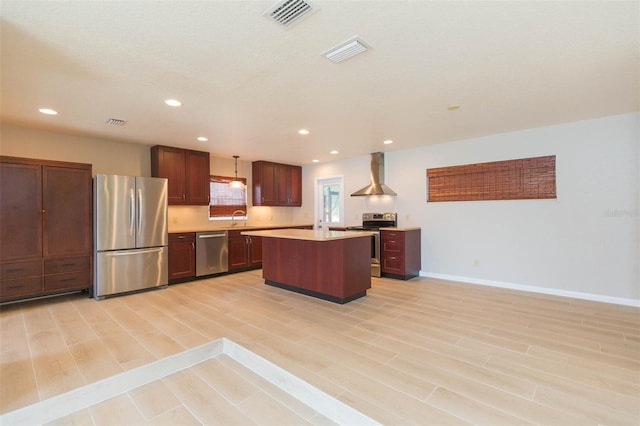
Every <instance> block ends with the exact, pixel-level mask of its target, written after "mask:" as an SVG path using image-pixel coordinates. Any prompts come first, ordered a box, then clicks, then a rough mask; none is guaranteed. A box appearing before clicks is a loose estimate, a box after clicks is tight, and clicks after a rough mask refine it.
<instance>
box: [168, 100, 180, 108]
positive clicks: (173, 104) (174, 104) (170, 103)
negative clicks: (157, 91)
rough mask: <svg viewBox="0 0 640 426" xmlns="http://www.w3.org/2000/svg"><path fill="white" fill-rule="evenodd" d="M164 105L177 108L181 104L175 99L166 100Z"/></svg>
mask: <svg viewBox="0 0 640 426" xmlns="http://www.w3.org/2000/svg"><path fill="white" fill-rule="evenodd" d="M164 103H165V104H167V105H169V106H172V107H179V106H181V105H182V102H180V101H178V100H176V99H167V100H165V101H164Z"/></svg>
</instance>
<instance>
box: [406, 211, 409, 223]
mask: <svg viewBox="0 0 640 426" xmlns="http://www.w3.org/2000/svg"><path fill="white" fill-rule="evenodd" d="M405 219H407V222H409V213H407V214H406V215H405Z"/></svg>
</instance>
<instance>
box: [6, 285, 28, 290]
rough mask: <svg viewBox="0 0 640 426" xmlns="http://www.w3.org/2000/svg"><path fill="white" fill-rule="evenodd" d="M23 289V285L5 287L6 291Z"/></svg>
mask: <svg viewBox="0 0 640 426" xmlns="http://www.w3.org/2000/svg"><path fill="white" fill-rule="evenodd" d="M22 287H24V286H23V285H10V286H8V287H7V290H15V289H17V288H22Z"/></svg>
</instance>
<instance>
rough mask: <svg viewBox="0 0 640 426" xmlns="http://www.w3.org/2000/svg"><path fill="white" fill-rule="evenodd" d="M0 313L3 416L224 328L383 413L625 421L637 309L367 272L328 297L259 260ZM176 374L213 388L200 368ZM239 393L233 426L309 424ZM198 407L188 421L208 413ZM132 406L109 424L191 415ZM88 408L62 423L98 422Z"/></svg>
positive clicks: (634, 365) (633, 406) (633, 382)
mask: <svg viewBox="0 0 640 426" xmlns="http://www.w3.org/2000/svg"><path fill="white" fill-rule="evenodd" d="M0 311H1V313H0V411H1V412H2V413H7V412H9V411H12V410H15V409H17V408H20V407H24V406H27V405H30V404H32V403H35V402H37V401H40V400H43V399H46V398H49V397H51V396H54V395H58V394H61V393H63V392H66V391H69V390H71V389H74V388H77V387H80V386H83V385H85V384H87V383H92V382H95V381H97V380H100V379H102V378H105V377H109V376H112V375H113V374H116V373H119V372H121V371H125V370H128V369H131V368H134V367H137V366H140V365H143V364H146V363H149V362H151V361H153V360H156V359H160V358H163V357H166V356H168V355H171V354H174V353H177V352H180V351H183V350H184V349H187V348H191V347H194V346H197V345H200V344H203V343H205V342H208V341H211V340H213V339H217V338H220V337H227V338H229V339H231V340H233V341H235V342H237V343H239V344H241V345H243V346H244V347H246V348H247V349H249V350H251V351H253V352H255V353H257V354H258V355H260V356H262V357H264V358H266V359H268V360H270V361H271V362H273V363H275V364H277V365H279V366H280V367H283V368H285V369H287V370H288V371H290V372H291V373H293V374H295V375H297V376H298V377H300V378H301V379H303V380H306V381H307V382H309V383H311V384H312V385H314V386H316V387H318V388H319V389H321V390H323V391H324V392H326V393H328V394H330V395H332V396H334V397H336V398H338V399H339V400H341V401H343V402H344V403H346V404H348V405H350V406H352V407H353V408H355V409H357V410H359V411H361V412H363V413H364V414H366V415H368V416H369V417H371V418H373V419H375V420H377V421H379V422H381V423H383V424H388V425H394V424H398V425H400V424H402V425H408V424H420V425H426V424H434V425H442V424H490V425H516V424H517V425H520V424H545V425H569V424H572V425H588V424H594V425H595V424H615V425H637V424H639V423H640V309H638V308H632V307H625V306H620V305H612V304H605V303H597V302H591V301H584V300H576V299H569V298H561V297H555V296H548V295H541V294H534V293H525V292H517V291H511V290H504V289H497V288H489V287H482V286H475V285H468V284H462V283H455V282H448V281H442V280H435V279H427V278H417V279H413V280H410V281H407V282H403V281H397V280H390V279H380V278H374V279H373V288H372V289H371V290H369V294H368V296H367V297H365V298H362V299H358V300H356V301H353V302H351V303H348V304H346V305H337V304H334V303H331V302H326V301H322V300H318V299H314V298H311V297H307V296H303V295H298V294H295V293H291V292H288V291H286V290H282V289H278V288H274V287H270V286H266V285H264V284H263V280H262V278H261V271H259V270H258V271H251V272H246V273H241V274H233V275H227V276H224V277H219V278H213V279H207V280H201V281H196V282H192V283H187V284H178V285H173V286H170V287H169V288H168V289H165V290H156V291H149V292H144V293H139V294H134V295H128V296H123V297H116V298H112V299H107V300H103V301H99V302H98V301H95V300H92V299H89V298H87V297H82V296H80V295H70V296H62V297H56V298H51V299H45V300H38V301H32V302H25V303H19V304H12V305H5V306H3V307H2V308H0ZM220 362H222V363H227V364H228V363H229V360H225V359H222V360H220ZM214 370H215V369H214ZM185 374H187V375H188V376H189V377H190V378H191V379H192V380H195V381H196V382H197V380H196V379H197V378H200V379H203V378H204V377H207V380H204V381H203V382H202V383H205V384H206V386H205V388H203V389H205V390H206V391H207V392H211V391H210V390H209V389H214V385H212V383H211V377H212V376H211V375H210V373H206V372H204V371H203V370H202V369H201V367H200V368H198V367H193V368H191V369H189V370H188V371H187V372H185ZM217 375H219V376H220V378H221V379H220V380H221V381H222V382H224V381H225V377H227V376H225V373H222V372H219V373H218V374H217ZM213 376H216V374H213ZM198 383H200V382H198ZM256 386H258V385H257V384H256ZM161 387H162V389H161V390H153V391H149V392H150V394H154V392H158V393H160V394H163V395H164V394H166V395H168V396H167V398H169V399H171V398H177V399H178V400H181V398H183V394H181V392H183V391H181V390H180V385H179V384H177V383H175V381H172V380H165V381H163V382H162V386H161ZM258 387H259V386H258ZM214 390H215V389H214ZM263 393H264V394H265V395H266V394H268V392H266V393H265V392H263ZM249 394H251V395H259V396H258V397H253V398H254V399H251V398H252V397H250V396H248V395H249ZM219 395H221V398H224V399H226V400H230V401H231V400H232V399H231V397H229V396H228V395H225V391H215V392H213V393H211V398H213V397H214V396H215V398H218V396H219ZM123 398H128V399H129V401H134V400H135V398H132V397H131V396H130V395H129V396H125V397H123ZM246 398H247V399H246V401H245V402H246V404H244V402H242V401H240V402H239V401H232V402H234V406H235V407H236V408H237V409H238V412H239V413H240V415H241V416H242V417H241V419H242V421H241V422H239V423H243V424H246V423H256V424H298V421H300V423H304V422H305V421H306V422H310V423H324V420H323V419H321V418H318V417H314V416H313V415H310V414H308V413H307V415H302V417H289V418H278V419H275V418H274V417H270V412H269V411H268V410H269V408H268V407H269V404H268V403H267V402H266V401H267V400H265V399H264V395H262V394H260V393H255V392H254V393H250V392H249V393H247V396H246ZM261 398H262V399H261ZM279 401H280V403H283V404H285V405H289V404H292V405H294V403H293V402H291V401H289V402H282V401H284V400H279ZM120 403H123V404H125V403H124V402H118V401H116V406H118V405H117V404H120ZM202 404H204V407H203V408H202V409H204V410H205V412H204V414H203V413H198V414H197V415H196V416H195V419H196V420H195V422H196V423H197V422H198V421H199V422H204V423H209V424H213V423H217V422H218V421H216V420H215V417H213V416H214V413H211V416H212V417H206V401H205V402H202ZM260 404H262V405H260ZM125 405H126V404H125ZM132 406H133V407H134V408H135V409H134V410H129V408H131V407H129V408H127V409H126V410H125V409H122V410H120V411H119V412H118V414H119V415H122V416H124V417H118V422H119V423H146V422H148V423H161V422H162V421H163V420H167V419H169V420H168V421H169V422H170V423H174V424H175V423H190V422H191V421H194V419H193V418H192V417H193V416H194V414H196V413H193V412H192V411H189V409H187V408H184V407H183V408H181V409H180V410H179V411H177V412H173V414H170V413H171V410H172V409H174V408H176V406H174V405H172V404H170V403H168V404H166V406H164V407H163V406H160V407H157V406H153V408H144V407H145V405H144V404H143V403H140V404H137V403H134V404H132ZM256 407H265V408H264V409H265V412H264V416H260V415H258V414H256ZM289 408H290V409H292V412H295V411H296V410H295V409H294V408H295V407H293V406H290V407H289ZM145 410H146V411H145ZM211 410H212V411H215V404H213V403H212V404H211ZM245 410H246V411H245ZM108 411H109V412H114V410H113V409H112V410H108ZM96 412H97V411H96ZM300 414H301V413H300V412H298V413H297V415H298V416H300ZM172 415H176V416H178V415H179V416H183V417H175V418H173V417H171V416H172ZM87 416H88V417H87ZM99 416H100V415H99V414H94V411H90V410H89V411H88V412H84V411H83V412H81V413H79V414H78V415H77V417H76V418H68V419H65V422H67V423H76V424H87V423H89V424H90V423H91V422H93V423H95V424H104V423H108V422H103V421H101V420H100V417H99ZM162 416H165V417H162ZM189 416H192V417H189ZM203 416H204V417H203ZM89 420H91V421H89ZM219 423H225V422H224V421H223V420H221V421H220V422H219Z"/></svg>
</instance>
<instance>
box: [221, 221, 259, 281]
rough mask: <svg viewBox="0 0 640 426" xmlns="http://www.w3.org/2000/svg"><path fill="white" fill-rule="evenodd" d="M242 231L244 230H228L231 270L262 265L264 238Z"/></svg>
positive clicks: (255, 267) (254, 267)
mask: <svg viewBox="0 0 640 426" xmlns="http://www.w3.org/2000/svg"><path fill="white" fill-rule="evenodd" d="M241 233H242V230H232V231H229V232H228V248H229V271H235V270H240V269H257V268H260V267H261V266H262V238H261V237H249V236H246V235H242V234H241Z"/></svg>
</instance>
